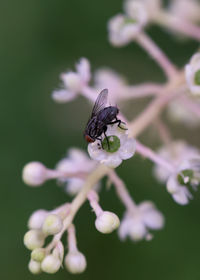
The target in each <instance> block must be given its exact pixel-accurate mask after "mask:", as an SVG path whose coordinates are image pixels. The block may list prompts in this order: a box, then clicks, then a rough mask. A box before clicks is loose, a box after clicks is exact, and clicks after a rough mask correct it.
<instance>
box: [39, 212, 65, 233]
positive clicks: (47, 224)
mask: <svg viewBox="0 0 200 280" xmlns="http://www.w3.org/2000/svg"><path fill="white" fill-rule="evenodd" d="M62 228H63V222H62V219H61V218H60V217H59V216H58V215H55V214H50V215H48V216H47V217H46V219H45V220H44V223H43V226H42V231H43V232H44V233H45V234H46V235H54V234H56V233H58V232H60V231H61V230H62Z"/></svg>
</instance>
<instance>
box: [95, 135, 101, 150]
mask: <svg viewBox="0 0 200 280" xmlns="http://www.w3.org/2000/svg"><path fill="white" fill-rule="evenodd" d="M96 139H97V140H99V141H100V142H101V147H102V149H103V145H102V138H100V137H96ZM97 145H98V146H99V149H100V144H99V143H98V144H97Z"/></svg>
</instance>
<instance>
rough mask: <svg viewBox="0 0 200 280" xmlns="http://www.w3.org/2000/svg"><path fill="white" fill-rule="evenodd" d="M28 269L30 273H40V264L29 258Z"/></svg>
mask: <svg viewBox="0 0 200 280" xmlns="http://www.w3.org/2000/svg"><path fill="white" fill-rule="evenodd" d="M28 269H29V270H30V272H31V273H33V274H39V273H41V272H42V271H41V265H40V263H39V262H36V261H34V260H30V262H29V264H28Z"/></svg>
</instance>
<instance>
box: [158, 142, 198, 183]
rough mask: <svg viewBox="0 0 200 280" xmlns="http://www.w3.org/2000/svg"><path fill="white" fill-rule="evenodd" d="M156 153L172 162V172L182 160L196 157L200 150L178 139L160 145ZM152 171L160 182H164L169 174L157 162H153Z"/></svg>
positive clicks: (177, 168)
mask: <svg viewBox="0 0 200 280" xmlns="http://www.w3.org/2000/svg"><path fill="white" fill-rule="evenodd" d="M157 153H158V155H159V156H161V157H162V158H164V159H166V160H168V161H169V162H172V163H173V164H174V166H175V170H174V172H176V171H178V170H179V167H180V165H181V164H182V162H183V161H185V160H189V159H193V158H196V157H197V156H199V155H200V151H199V150H198V149H197V148H195V147H193V146H191V145H188V144H186V143H185V142H184V141H178V140H177V141H174V142H170V143H169V144H168V145H165V146H163V147H161V148H160V149H158V151H157ZM153 173H154V175H155V177H156V178H157V179H158V180H159V181H160V182H162V183H166V181H167V179H168V178H169V177H170V175H171V173H170V171H169V170H167V169H165V168H163V167H162V166H161V165H158V164H155V166H154V169H153Z"/></svg>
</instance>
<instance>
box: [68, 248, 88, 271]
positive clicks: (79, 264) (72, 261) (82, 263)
mask: <svg viewBox="0 0 200 280" xmlns="http://www.w3.org/2000/svg"><path fill="white" fill-rule="evenodd" d="M65 266H66V268H67V270H68V271H69V272H71V273H73V274H78V273H82V272H83V271H84V270H85V269H86V266H87V262H86V258H85V256H84V255H83V254H82V253H80V252H79V251H78V250H75V251H71V252H69V253H68V254H67V255H66V257H65Z"/></svg>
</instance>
